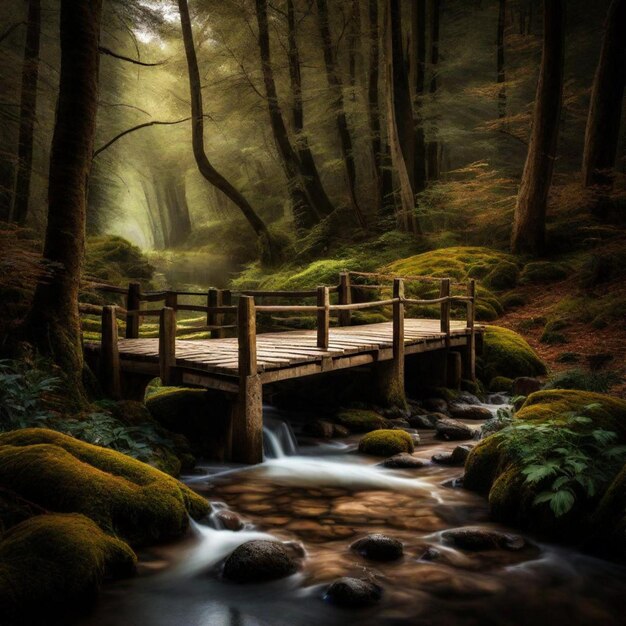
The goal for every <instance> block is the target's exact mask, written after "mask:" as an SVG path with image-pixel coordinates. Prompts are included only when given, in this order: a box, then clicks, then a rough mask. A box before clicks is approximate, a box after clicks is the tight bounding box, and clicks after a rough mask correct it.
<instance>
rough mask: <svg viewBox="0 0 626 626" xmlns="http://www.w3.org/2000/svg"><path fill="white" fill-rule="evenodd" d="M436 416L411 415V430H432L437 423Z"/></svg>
mask: <svg viewBox="0 0 626 626" xmlns="http://www.w3.org/2000/svg"><path fill="white" fill-rule="evenodd" d="M435 415H436V414H424V415H411V417H409V425H410V426H411V428H419V429H421V430H433V429H434V428H435V424H436V423H437V418H436V417H435Z"/></svg>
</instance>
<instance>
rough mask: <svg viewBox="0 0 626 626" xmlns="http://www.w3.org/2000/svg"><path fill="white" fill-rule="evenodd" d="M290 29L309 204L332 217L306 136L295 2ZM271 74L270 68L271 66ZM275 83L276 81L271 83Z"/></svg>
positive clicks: (298, 132) (294, 111) (295, 126)
mask: <svg viewBox="0 0 626 626" xmlns="http://www.w3.org/2000/svg"><path fill="white" fill-rule="evenodd" d="M287 28H288V40H289V78H290V82H291V93H292V97H293V109H292V117H293V129H294V132H295V134H296V144H297V151H298V157H299V159H300V171H301V175H302V178H303V183H304V185H305V188H306V193H307V195H308V197H309V201H310V202H311V204H312V205H313V206H314V207H315V213H316V214H317V215H319V216H326V215H330V214H331V213H332V212H333V211H334V210H335V207H334V206H333V203H332V202H331V201H330V198H329V197H328V195H327V194H326V190H325V189H324V185H323V184H322V179H321V177H320V175H319V172H318V169H317V166H316V165H315V159H314V158H313V153H312V152H311V148H310V147H309V142H308V140H307V136H306V134H305V133H304V105H303V102H302V74H301V72H300V51H299V49H298V40H297V33H296V16H295V8H294V0H287ZM270 71H271V66H270ZM272 80H273V79H272Z"/></svg>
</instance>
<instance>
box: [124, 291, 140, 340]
mask: <svg viewBox="0 0 626 626" xmlns="http://www.w3.org/2000/svg"><path fill="white" fill-rule="evenodd" d="M140 307H141V285H140V284H139V283H130V284H129V285H128V293H127V295H126V310H127V311H138V310H139V308H140ZM137 337H139V316H138V315H132V313H131V314H130V315H129V314H127V315H126V339H137Z"/></svg>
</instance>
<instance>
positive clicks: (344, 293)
mask: <svg viewBox="0 0 626 626" xmlns="http://www.w3.org/2000/svg"><path fill="white" fill-rule="evenodd" d="M339 304H352V287H351V285H350V274H349V273H348V272H341V274H339ZM350 323H351V319H350V311H339V326H350Z"/></svg>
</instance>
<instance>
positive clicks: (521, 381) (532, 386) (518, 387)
mask: <svg viewBox="0 0 626 626" xmlns="http://www.w3.org/2000/svg"><path fill="white" fill-rule="evenodd" d="M541 387H542V385H541V381H540V380H537V379H536V378H530V377H528V376H520V377H519V378H516V379H515V380H514V381H513V395H514V396H529V395H530V394H531V393H535V391H539V390H540V389H541Z"/></svg>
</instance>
